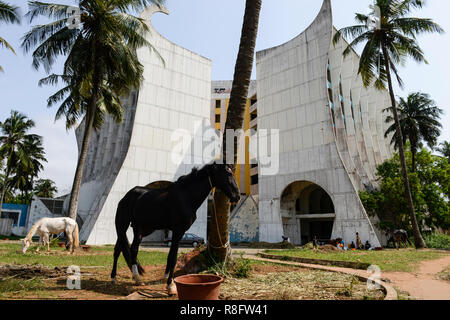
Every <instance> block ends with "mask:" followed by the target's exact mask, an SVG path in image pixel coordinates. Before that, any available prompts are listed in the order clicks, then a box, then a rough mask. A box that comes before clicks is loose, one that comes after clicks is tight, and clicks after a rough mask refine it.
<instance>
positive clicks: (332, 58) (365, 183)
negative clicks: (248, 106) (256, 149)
mask: <svg viewBox="0 0 450 320" xmlns="http://www.w3.org/2000/svg"><path fill="white" fill-rule="evenodd" d="M335 32H336V30H335V28H334V27H333V21H332V10H331V1H330V0H325V1H324V2H323V6H322V8H321V9H320V12H319V14H318V16H317V18H316V19H315V20H314V22H313V23H312V24H311V25H310V26H309V27H308V28H307V29H306V30H305V31H304V32H302V33H301V34H300V35H299V36H297V37H296V38H294V39H292V40H291V41H289V42H287V43H285V44H283V45H280V46H277V47H274V48H271V49H267V50H263V51H260V52H258V53H257V67H256V70H257V93H258V130H260V129H275V128H278V129H279V130H280V149H279V159H280V170H279V173H278V174H277V175H276V176H261V175H260V176H259V238H260V241H268V242H279V241H281V236H282V235H285V236H289V237H290V238H291V239H301V230H302V227H301V224H302V223H305V221H307V220H302V216H300V215H299V214H298V212H296V211H295V209H293V210H280V208H281V207H282V204H281V203H280V201H281V196H282V194H283V191H284V190H286V188H287V187H288V186H289V185H291V184H292V183H294V182H299V181H302V182H305V181H306V182H311V183H313V184H316V185H317V186H319V187H321V188H322V189H323V190H325V191H326V192H327V194H328V195H329V196H330V197H331V199H332V202H333V205H334V209H335V213H334V219H333V220H332V221H333V227H332V235H331V238H337V237H342V238H343V239H344V241H345V242H346V243H350V242H351V241H355V234H356V232H358V233H359V235H360V237H361V240H362V241H364V242H365V241H366V240H368V241H369V242H370V243H371V244H372V245H373V246H380V241H379V237H378V236H377V232H376V230H375V229H374V227H373V224H372V223H371V221H370V219H369V217H368V215H367V213H366V212H365V210H364V207H363V205H362V203H361V201H360V199H359V196H358V191H359V190H363V189H365V188H371V187H374V186H376V184H377V182H376V181H375V168H376V166H377V165H379V164H381V163H382V162H383V161H384V160H386V159H388V158H389V157H390V156H391V155H392V153H391V149H390V146H389V139H385V138H384V130H385V124H384V118H385V115H383V113H382V110H383V109H385V108H387V107H388V106H389V99H388V98H389V97H388V96H387V93H384V92H378V91H376V90H375V89H373V88H367V89H366V88H364V87H363V84H362V81H361V77H360V76H358V75H357V70H358V64H359V56H358V55H357V54H356V53H354V52H352V53H351V54H350V55H349V56H347V57H346V58H343V55H342V53H343V51H344V50H345V48H346V46H347V43H346V42H345V41H344V40H342V41H341V42H339V43H338V44H337V45H336V46H333V44H332V36H333V35H334V33H335ZM272 156H274V155H272ZM309 216H310V215H309ZM329 216H332V215H331V214H330V215H329Z"/></svg>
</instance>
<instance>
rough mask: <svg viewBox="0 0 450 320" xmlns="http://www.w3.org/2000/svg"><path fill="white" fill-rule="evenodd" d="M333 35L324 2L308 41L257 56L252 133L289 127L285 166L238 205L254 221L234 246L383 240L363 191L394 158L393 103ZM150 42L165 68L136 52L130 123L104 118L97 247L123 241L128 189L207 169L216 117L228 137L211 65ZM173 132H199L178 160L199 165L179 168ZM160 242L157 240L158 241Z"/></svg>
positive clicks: (198, 229)
mask: <svg viewBox="0 0 450 320" xmlns="http://www.w3.org/2000/svg"><path fill="white" fill-rule="evenodd" d="M155 11H158V10H156V9H155V8H154V7H151V8H148V9H146V10H145V11H144V12H143V13H142V17H143V18H144V19H146V20H147V21H149V20H150V18H151V15H152V14H153V13H154V12H155ZM335 31H336V30H335V29H334V27H333V20H332V11H331V2H330V0H324V2H323V6H322V8H321V10H320V12H319V14H318V16H317V18H316V19H315V20H314V22H313V23H312V24H311V25H310V26H309V27H308V28H307V29H306V30H305V31H304V32H302V33H301V34H300V35H299V36H297V37H296V38H294V39H292V40H291V41H289V42H287V43H285V44H282V45H280V46H277V47H274V48H270V49H267V50H263V51H260V52H257V55H256V58H257V59H256V74H257V79H256V93H252V95H255V96H257V103H254V104H253V105H252V104H251V101H250V103H249V114H251V113H252V112H254V111H256V106H257V117H256V119H255V118H249V119H248V120H249V123H250V124H249V126H250V127H251V125H252V122H253V123H254V127H255V128H257V130H260V129H268V130H270V129H279V130H280V146H279V154H272V156H277V157H279V163H280V167H279V168H280V169H279V172H278V173H277V174H275V175H271V176H267V175H262V174H261V172H262V171H261V164H259V166H258V172H259V174H258V179H257V180H258V188H259V195H258V197H255V199H259V200H258V201H259V203H258V205H257V206H254V205H251V202H250V201H249V203H248V205H247V204H246V205H242V204H241V205H238V206H237V208H244V209H245V208H247V207H248V208H249V209H248V214H246V213H245V212H239V213H238V212H234V213H232V215H231V216H232V221H231V222H230V223H231V225H232V229H233V235H234V237H236V238H238V237H239V235H240V234H246V235H247V238H249V239H252V241H254V240H259V241H267V242H280V241H281V240H282V236H288V237H289V238H290V239H291V241H292V242H293V243H295V244H303V243H305V242H308V241H310V240H311V239H312V238H313V237H314V236H317V237H318V238H319V239H331V238H338V237H341V238H343V239H344V241H345V242H346V243H350V242H351V241H355V234H356V232H358V233H359V235H360V237H361V240H362V241H363V242H365V241H366V240H368V241H369V242H370V243H371V244H372V245H373V246H380V242H382V241H381V240H382V239H381V237H380V234H377V230H376V229H375V228H374V224H373V221H371V219H370V218H369V217H368V215H367V213H366V211H365V210H364V207H363V205H362V203H361V201H360V199H359V196H358V192H359V191H360V190H364V189H366V188H371V187H375V186H376V185H377V182H376V181H375V168H376V166H377V165H379V164H381V163H382V162H383V161H384V160H386V159H388V158H389V157H391V155H392V152H391V149H390V145H389V141H390V139H384V132H385V129H386V126H385V123H384V115H383V113H382V110H383V109H385V108H386V107H388V106H389V97H388V95H387V93H380V92H378V91H376V90H375V89H372V88H368V89H366V88H364V87H363V84H362V81H361V78H360V77H359V76H358V75H357V69H358V64H359V57H358V55H357V54H356V53H354V52H352V54H350V55H349V56H348V57H347V58H345V59H344V58H343V55H342V53H343V51H344V49H345V48H346V46H347V43H346V42H345V41H341V42H340V43H338V44H337V45H336V46H333V44H332V36H333V34H334V32H335ZM149 40H150V41H151V43H152V44H153V45H154V46H155V48H156V49H157V50H158V51H159V53H160V54H161V56H162V57H163V59H164V61H165V66H163V65H162V63H161V61H160V59H159V58H158V57H157V56H156V55H155V54H154V53H151V52H149V51H148V50H147V49H141V50H139V51H138V57H139V59H140V60H141V62H142V63H143V64H144V66H145V71H144V77H145V82H144V84H143V86H142V88H140V89H139V91H136V92H135V93H133V94H132V95H131V96H130V98H129V99H128V100H127V101H126V105H127V108H126V111H125V117H124V121H123V123H121V124H116V123H114V122H113V120H111V119H109V118H108V119H106V121H105V124H104V126H103V127H102V129H101V130H100V131H99V132H97V133H95V134H94V136H93V138H92V140H91V144H90V147H89V155H88V159H87V161H86V166H85V174H84V179H83V184H82V187H81V193H80V198H79V222H80V223H81V224H82V229H81V239H82V240H85V241H87V243H90V244H106V243H114V242H115V240H116V233H115V227H114V217H115V213H116V209H117V204H118V202H119V200H120V199H121V198H122V197H123V196H124V195H125V193H126V192H127V191H128V190H130V189H131V188H133V187H134V186H137V185H141V186H145V185H148V184H151V183H156V182H161V181H163V182H166V181H174V180H176V179H177V178H178V177H179V176H181V175H183V174H186V173H188V172H189V171H190V169H191V168H192V166H194V165H196V166H201V165H202V164H204V162H203V161H202V158H201V156H202V154H201V152H202V150H199V149H198V148H195V147H192V145H196V143H197V142H201V140H202V136H201V135H200V133H202V132H203V130H204V129H206V128H210V127H211V119H212V120H214V119H217V118H218V116H219V121H217V120H216V121H215V122H217V124H216V125H214V124H213V126H216V127H217V129H220V128H221V127H220V126H221V122H222V121H223V117H222V116H223V114H222V113H223V112H222V104H223V101H222V100H223V99H222V95H220V96H219V95H217V94H216V95H212V94H211V91H212V90H211V88H212V85H211V68H212V63H211V61H210V60H208V59H206V58H204V57H201V56H199V55H197V54H195V53H193V52H191V51H189V50H187V49H184V48H181V47H179V46H177V45H175V44H173V43H171V42H170V41H168V40H167V39H165V38H164V37H162V36H161V35H160V34H159V33H158V32H157V31H156V30H154V29H152V38H151V39H149ZM224 83H225V82H224ZM217 84H218V82H215V86H217ZM227 84H228V82H227ZM224 88H225V87H224ZM249 98H251V97H249ZM225 102H226V101H225ZM224 109H225V110H226V108H224ZM255 114H256V113H255ZM176 129H185V130H187V131H188V132H190V133H191V134H192V135H193V138H192V141H191V146H190V147H189V148H187V149H186V150H183V151H181V152H180V156H181V157H180V159H191V160H195V161H191V164H183V163H182V161H181V160H180V161H178V162H173V161H172V159H171V157H172V152H173V150H174V149H175V145H176V143H177V142H176V141H172V140H171V137H172V134H173V132H174V131H175V130H176ZM81 131H82V130H78V132H77V135H78V139H79V140H78V141H79V144H80V142H81V141H80V139H81V136H82V132H81ZM206 160H209V159H204V161H206ZM192 162H194V163H192ZM206 162H207V161H206ZM249 170H251V168H249ZM255 170H256V168H255ZM252 199H253V198H252ZM247 200H248V199H247ZM244 209H242V210H244ZM206 211H207V206H206V203H205V204H204V205H203V206H202V207H201V208H200V210H199V211H198V219H197V221H196V222H195V224H194V225H193V226H192V228H191V230H190V232H193V233H195V234H197V235H199V236H202V237H204V238H205V239H206V230H207V228H206V225H207V212H206ZM233 217H235V218H233ZM233 219H234V220H233ZM241 229H242V230H241ZM161 238H162V235H161V233H159V234H156V235H155V236H153V237H152V238H151V239H153V240H161Z"/></svg>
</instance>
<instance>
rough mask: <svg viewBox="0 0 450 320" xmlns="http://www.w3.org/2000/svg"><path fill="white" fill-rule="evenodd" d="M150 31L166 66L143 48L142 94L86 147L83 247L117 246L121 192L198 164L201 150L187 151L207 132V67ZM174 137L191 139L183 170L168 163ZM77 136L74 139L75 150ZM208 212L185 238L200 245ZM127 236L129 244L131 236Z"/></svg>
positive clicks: (153, 9) (168, 178) (203, 209)
mask: <svg viewBox="0 0 450 320" xmlns="http://www.w3.org/2000/svg"><path fill="white" fill-rule="evenodd" d="M157 11H161V12H164V13H168V12H166V11H164V10H159V9H157V8H156V7H149V8H147V9H146V10H144V11H143V13H142V14H141V17H142V18H144V19H145V20H147V21H150V19H151V16H152V14H153V13H155V12H157ZM151 29H152V30H151V35H149V37H150V38H149V41H150V42H151V43H152V45H153V46H154V47H155V48H156V49H157V51H158V52H159V54H160V55H161V56H162V58H163V60H164V64H163V63H162V61H161V59H160V58H159V57H158V56H157V55H156V54H155V53H154V52H151V51H149V50H148V48H145V49H144V48H143V49H140V50H138V52H137V55H138V57H139V59H140V61H141V63H142V64H144V66H145V70H144V78H145V81H144V83H143V85H142V87H141V88H140V89H139V91H136V92H135V93H134V94H132V95H131V96H130V98H129V99H128V100H127V101H125V102H124V104H125V105H126V109H125V114H124V121H123V122H122V123H121V124H116V123H115V122H114V121H113V120H112V119H111V118H107V119H105V123H104V125H103V127H102V129H101V130H99V132H97V133H94V134H93V137H92V139H91V143H90V146H89V155H88V158H87V160H86V165H85V168H84V178H83V182H82V186H81V191H80V197H79V210H78V215H79V222H81V224H82V228H81V233H80V238H81V240H84V241H86V243H88V244H110V243H115V241H116V231H115V226H114V219H115V214H116V209H117V204H118V202H119V201H120V199H121V198H122V197H123V196H124V195H125V194H126V192H127V191H129V190H130V189H132V188H133V187H135V186H138V185H139V186H145V185H148V184H151V183H155V182H159V181H174V180H176V179H177V178H178V177H180V176H181V175H184V174H186V173H189V172H190V170H191V168H192V167H193V166H194V165H197V166H201V165H202V164H203V160H202V150H198V149H196V148H193V147H192V146H193V145H194V144H195V142H196V141H195V140H199V139H200V140H201V139H202V135H201V134H200V133H201V132H202V130H203V129H204V128H207V127H210V100H211V70H212V69H211V61H210V60H208V59H206V58H204V57H201V56H200V55H198V54H196V53H194V52H191V51H189V50H187V49H184V48H182V47H180V46H178V45H176V44H174V43H172V42H170V41H168V40H167V39H165V38H164V37H163V36H162V35H160V34H159V33H158V32H157V31H156V30H155V29H153V28H151ZM80 127H82V126H80ZM176 129H184V130H187V132H189V133H190V134H191V135H192V143H191V145H190V149H186V150H181V151H180V154H179V156H180V159H181V160H182V162H183V163H181V160H179V162H180V163H174V161H173V159H172V158H171V155H172V151H173V150H175V149H176V145H177V144H179V141H172V139H171V138H172V134H173V132H174V131H175V130H176ZM82 133H83V132H82V130H78V131H77V137H78V144H79V145H80V143H81V137H82ZM187 159H188V160H190V161H185V160H187ZM184 162H190V163H191V164H184ZM206 211H207V205H206V201H205V203H204V204H203V205H202V207H201V208H200V209H199V210H198V212H197V221H196V222H195V223H194V225H193V226H192V227H191V229H190V230H189V232H193V233H195V234H197V235H199V236H202V237H204V238H206V227H204V226H206V219H207V217H206V214H207V213H206ZM130 232H131V233H130V235H129V236H131V235H132V230H131V229H130ZM153 237H154V239H158V237H159V238H161V237H162V235H161V233H159V234H156V235H154V236H153Z"/></svg>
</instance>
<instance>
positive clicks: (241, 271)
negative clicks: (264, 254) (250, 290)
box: [233, 255, 252, 279]
mask: <svg viewBox="0 0 450 320" xmlns="http://www.w3.org/2000/svg"><path fill="white" fill-rule="evenodd" d="M250 271H252V264H251V262H250V260H249V259H244V258H243V257H242V255H241V257H240V258H239V259H236V260H235V261H234V265H233V275H234V276H235V277H236V278H239V279H242V278H248V277H249V276H250Z"/></svg>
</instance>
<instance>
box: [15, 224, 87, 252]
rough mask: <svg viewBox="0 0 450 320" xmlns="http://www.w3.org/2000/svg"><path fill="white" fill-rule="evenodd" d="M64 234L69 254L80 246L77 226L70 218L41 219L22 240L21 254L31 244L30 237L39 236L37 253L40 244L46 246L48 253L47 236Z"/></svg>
mask: <svg viewBox="0 0 450 320" xmlns="http://www.w3.org/2000/svg"><path fill="white" fill-rule="evenodd" d="M61 232H65V233H66V235H67V238H68V239H69V243H70V252H71V253H73V251H74V248H75V247H79V246H80V242H79V237H78V224H77V223H76V222H75V220H73V219H71V218H67V217H64V218H42V219H39V220H38V222H36V223H35V224H34V225H33V226H32V227H31V229H30V231H29V232H28V234H27V236H26V237H25V238H24V239H22V252H23V253H25V252H26V251H27V249H28V247H29V246H30V245H31V244H32V243H33V240H32V237H33V236H34V234H35V233H37V234H38V235H39V243H38V247H37V249H36V251H39V249H40V247H41V244H42V242H43V241H44V244H47V251H50V241H49V236H50V235H51V234H59V233H61Z"/></svg>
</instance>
